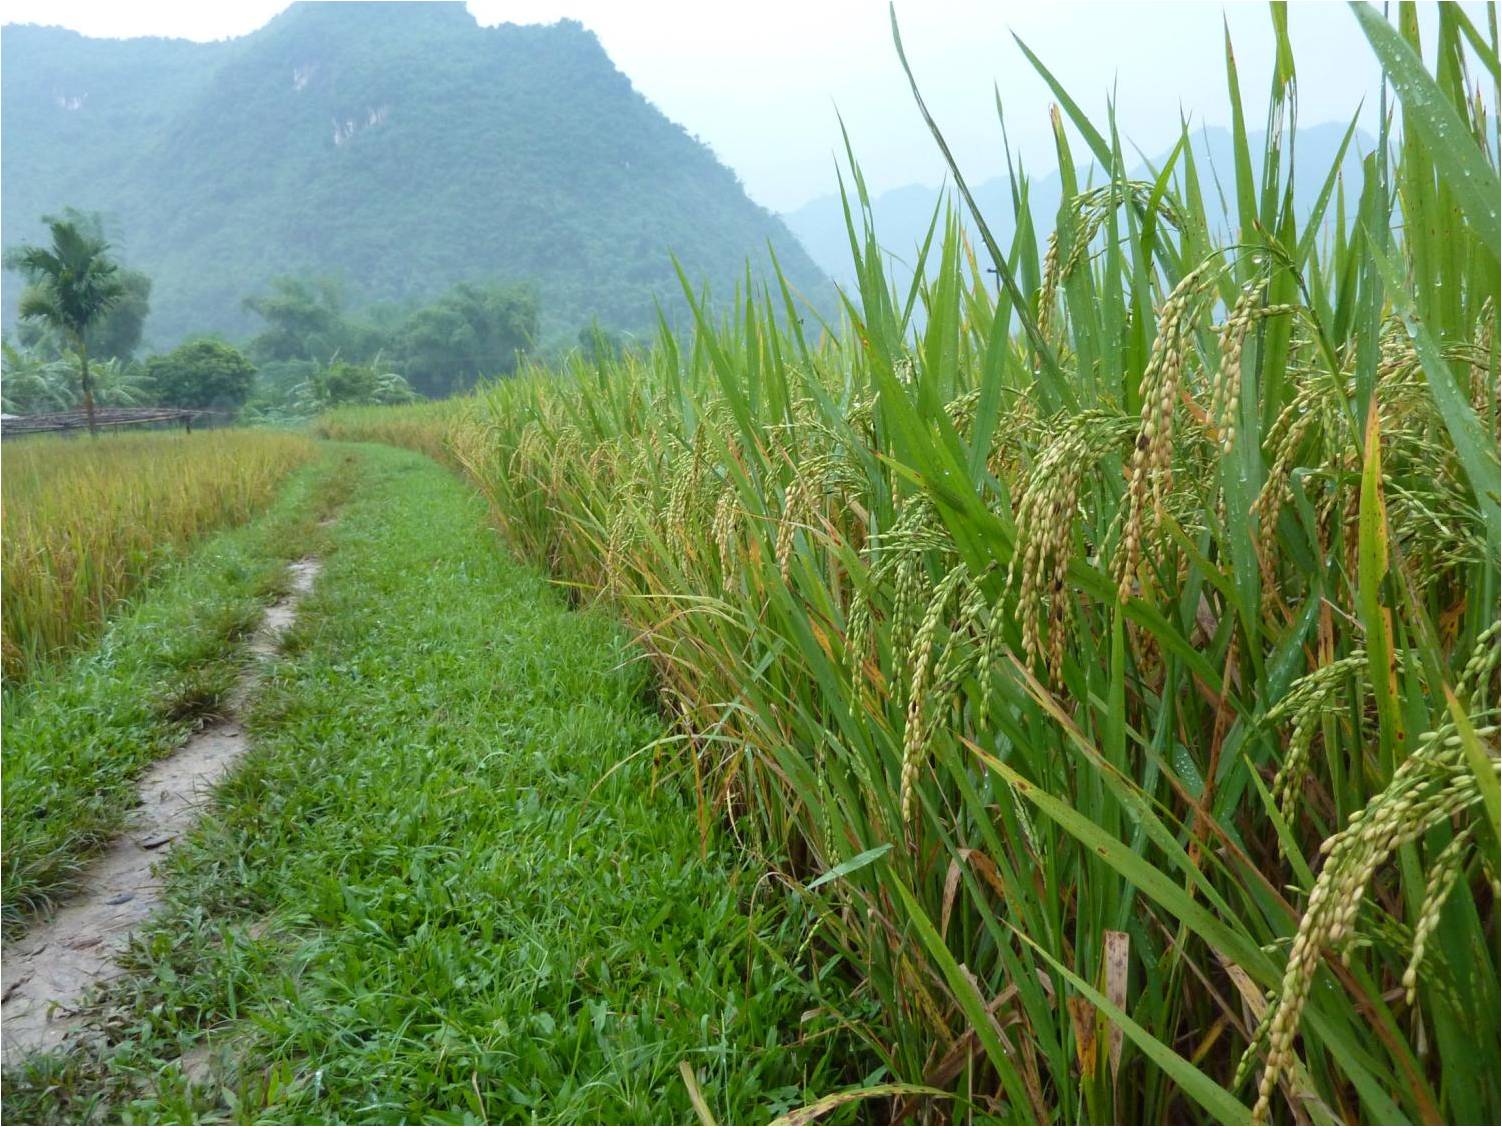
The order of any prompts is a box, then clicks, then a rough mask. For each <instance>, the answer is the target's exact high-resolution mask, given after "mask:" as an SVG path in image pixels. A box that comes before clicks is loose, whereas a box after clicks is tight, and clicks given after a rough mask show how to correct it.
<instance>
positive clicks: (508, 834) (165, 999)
mask: <svg viewBox="0 0 1502 1127" xmlns="http://www.w3.org/2000/svg"><path fill="white" fill-rule="evenodd" d="M358 458H359V461H360V463H361V465H362V470H361V473H360V475H359V482H358V485H357V488H356V491H355V494H354V496H353V497H352V498H351V499H350V501H349V503H348V504H347V505H346V507H345V508H344V510H343V511H342V513H341V518H340V520H339V522H338V523H337V524H336V525H335V526H334V527H332V528H331V529H329V530H328V531H329V539H330V548H331V551H330V553H329V554H328V556H327V560H328V562H327V567H326V570H325V572H324V574H323V576H322V578H321V580H320V583H319V585H318V587H317V589H316V590H315V591H314V593H313V595H312V596H310V598H309V599H308V600H307V601H306V602H305V603H304V604H303V607H302V610H301V617H300V619H299V622H298V625H297V626H296V627H295V628H294V630H293V631H292V632H291V633H290V634H289V635H288V637H287V638H286V639H285V644H284V657H283V659H282V661H280V662H279V663H278V664H277V665H276V666H275V667H274V668H273V670H271V671H270V673H269V675H268V677H267V679H266V681H265V682H263V689H262V692H261V695H260V698H259V701H258V704H257V706H256V708H255V709H254V710H253V713H252V716H251V720H250V723H251V730H252V733H253V735H254V737H255V747H254V749H253V750H252V752H251V753H250V755H249V756H248V757H247V758H246V760H245V761H244V762H243V763H242V767H241V769H240V770H239V771H238V772H237V773H236V774H235V776H234V777H233V778H232V779H230V780H229V782H228V783H227V784H226V785H225V786H224V787H222V788H221V789H220V791H219V794H218V809H217V811H216V813H215V816H213V817H212V818H208V819H205V821H204V822H202V823H201V824H200V826H199V828H198V830H196V831H195V833H194V834H193V835H192V836H191V837H190V838H189V839H187V840H186V841H184V842H183V843H182V845H181V846H180V847H179V848H178V849H177V850H175V851H174V854H173V857H172V859H171V861H170V866H171V878H170V880H169V888H168V908H167V911H166V913H165V914H164V916H163V917H162V918H161V919H160V920H159V921H158V922H157V924H156V925H155V926H154V927H153V928H151V929H150V931H149V932H148V933H147V934H146V935H145V936H144V937H143V938H142V940H141V942H140V943H139V944H138V946H137V948H136V949H135V951H134V953H133V962H132V966H133V974H132V975H131V976H130V977H129V978H128V979H126V980H124V981H122V982H121V983H120V984H118V989H117V990H116V991H115V992H114V993H113V994H112V996H111V998H110V999H109V1001H110V1006H109V1008H108V1010H107V1011H106V1012H105V1015H104V1016H103V1018H102V1025H103V1028H104V1029H105V1031H106V1034H107V1037H106V1041H105V1043H104V1044H103V1045H102V1046H100V1047H99V1048H97V1049H94V1050H91V1051H89V1052H85V1053H75V1054H73V1055H72V1056H69V1057H64V1058H52V1059H50V1060H49V1059H43V1060H40V1061H35V1062H32V1064H31V1065H29V1066H28V1067H27V1068H26V1069H25V1070H24V1071H23V1072H21V1073H18V1074H15V1075H12V1076H10V1077H8V1085H7V1088H8V1091H7V1099H6V1114H7V1116H8V1118H9V1119H11V1120H13V1121H17V1122H21V1121H58V1120H59V1119H70V1118H71V1119H75V1120H76V1119H80V1118H100V1117H103V1118H106V1119H108V1118H111V1117H115V1118H119V1117H122V1116H124V1115H126V1114H128V1116H129V1118H131V1119H132V1120H133V1121H158V1120H176V1121H184V1120H192V1119H203V1118H228V1119H231V1120H233V1121H237V1122H262V1121H270V1122H279V1121H280V1122H286V1121H296V1122H323V1121H330V1120H337V1121H343V1122H359V1121H371V1122H392V1121H399V1120H409V1119H416V1120H421V1121H425V1122H465V1121H481V1120H501V1121H535V1122H689V1121H696V1119H697V1115H696V1113H695V1110H694V1105H693V1099H692V1096H691V1093H690V1087H689V1086H688V1085H687V1084H686V1083H685V1082H684V1079H683V1073H682V1072H681V1071H680V1070H681V1068H682V1067H684V1066H685V1065H686V1066H687V1067H688V1068H689V1069H690V1070H692V1074H693V1075H694V1076H695V1078H696V1087H697V1088H698V1090H699V1092H700V1095H701V1098H703V1099H704V1100H705V1101H706V1102H707V1104H708V1106H710V1107H711V1108H712V1109H713V1110H714V1112H715V1113H716V1114H717V1115H718V1116H720V1117H721V1118H722V1120H723V1121H730V1122H748V1121H766V1120H769V1119H771V1118H773V1117H775V1116H776V1115H778V1114H781V1113H782V1112H784V1111H786V1110H788V1109H789V1108H792V1107H797V1106H800V1105H802V1104H804V1103H807V1102H809V1101H810V1099H812V1098H813V1097H815V1096H817V1095H821V1094H823V1093H825V1092H827V1091H829V1090H831V1089H833V1088H835V1087H837V1086H839V1085H840V1084H841V1083H842V1082H843V1081H845V1080H847V1079H848V1077H847V1076H845V1075H844V1074H843V1072H842V1071H841V1069H840V1066H839V1063H838V1061H839V1059H840V1057H839V1054H838V1050H839V1048H840V1047H841V1045H842V1042H841V1035H840V1032H839V1031H838V1030H832V1029H830V1028H826V1027H822V1026H821V1023H820V1021H819V1020H818V1019H817V1018H815V1019H814V1020H810V1018H809V1015H810V1014H811V1013H813V1012H814V1011H816V1010H817V1008H818V1006H819V1000H818V999H817V998H816V997H815V996H813V995H812V994H811V993H810V990H809V988H808V987H807V986H806V985H805V984H804V983H805V982H806V981H808V980H810V979H816V978H817V974H816V973H811V972H809V970H808V968H806V967H800V966H798V965H797V964H798V963H799V961H800V959H801V957H802V956H801V954H800V951H799V948H800V944H801V943H802V940H803V938H804V935H805V928H806V926H807V923H808V921H807V920H805V919H801V918H795V915H794V914H793V913H794V908H795V906H793V905H790V904H783V905H780V906H778V907H777V908H776V909H775V910H773V909H772V908H770V907H768V906H767V904H768V902H769V901H770V900H772V899H773V898H771V897H765V896H764V897H760V898H756V897H754V895H753V890H754V888H755V886H756V884H757V882H758V879H759V876H760V874H759V872H757V871H752V870H750V869H748V868H746V867H745V856H744V854H742V853H741V852H740V851H739V850H738V849H736V848H735V847H734V846H733V844H732V843H730V842H728V841H725V840H722V839H721V838H720V836H719V835H718V834H716V835H712V837H711V839H710V840H709V841H708V842H707V843H704V842H701V839H700V836H699V829H698V826H697V823H696V819H695V816H694V807H693V802H692V799H691V797H690V796H689V795H688V794H686V793H685V792H684V789H683V788H681V787H680V786H678V785H677V781H676V780H675V779H672V778H667V777H659V776H658V775H657V773H656V771H655V769H654V765H653V763H652V762H651V761H650V759H649V758H647V757H643V756H634V755H633V753H635V752H636V751H637V750H638V749H639V748H641V747H642V746H644V745H646V744H647V743H649V742H650V741H651V740H652V739H653V738H654V737H655V736H656V735H658V734H660V731H661V726H662V721H661V720H660V718H659V717H658V716H657V715H656V714H655V712H654V710H653V706H652V705H651V703H650V699H649V694H648V693H647V692H646V670H645V668H644V666H643V664H642V663H641V662H639V661H635V660H633V657H634V654H633V652H632V651H631V649H630V647H629V645H628V643H627V641H626V639H625V637H624V635H623V634H622V632H621V630H620V627H619V626H618V624H616V623H615V622H613V621H612V620H610V619H609V618H608V616H605V615H603V614H600V613H593V612H576V611H571V610H569V609H568V607H567V606H566V604H565V602H564V600H563V599H562V597H561V596H560V595H559V593H558V592H557V591H556V590H555V589H554V588H553V587H552V586H551V585H550V584H549V583H548V582H547V581H546V580H545V579H544V578H543V577H541V576H540V575H539V574H538V573H537V572H535V571H534V570H532V569H531V568H528V567H526V566H523V565H521V564H518V563H517V562H515V561H514V560H513V559H512V558H511V557H510V556H509V555H508V554H507V553H505V552H504V551H502V550H501V549H500V547H499V543H498V540H497V537H496V535H495V534H494V532H493V531H492V530H491V529H490V528H489V526H488V523H487V520H486V511H485V507H484V503H483V501H482V500H481V498H480V497H479V496H478V495H477V494H476V493H475V492H474V491H472V490H471V489H469V488H468V487H467V486H465V485H464V484H463V483H462V482H460V481H459V480H458V479H457V478H455V477H454V476H453V475H451V474H450V473H448V472H447V471H445V470H444V469H442V468H441V467H439V466H437V465H435V464H434V463H432V462H431V461H429V460H428V459H426V458H423V457H421V456H419V455H415V454H413V453H411V452H408V451H399V450H395V449H391V448H385V447H366V448H362V449H360V451H359V452H358ZM623 761H626V762H624V765H622V766H619V768H618V769H617V770H615V771H614V772H613V773H609V776H608V778H605V776H606V775H607V773H608V772H610V769H611V768H612V767H616V766H617V765H619V764H622V763H623ZM602 780H603V781H602ZM753 902H754V903H756V904H758V905H760V906H759V907H756V908H754V909H750V910H749V912H748V905H750V904H752V903H753ZM184 1057H186V1058H187V1059H188V1060H189V1061H192V1062H202V1061H203V1060H204V1059H205V1057H208V1058H211V1060H212V1064H211V1065H210V1066H208V1075H207V1076H205V1075H203V1074H202V1073H201V1072H200V1071H198V1069H199V1065H198V1064H195V1065H193V1066H192V1067H190V1068H189V1070H188V1072H185V1071H184V1066H183V1065H182V1064H181V1063H179V1062H180V1060H182V1059H183V1058H184ZM189 1072H191V1073H192V1074H193V1075H192V1076H190V1075H189Z"/></svg>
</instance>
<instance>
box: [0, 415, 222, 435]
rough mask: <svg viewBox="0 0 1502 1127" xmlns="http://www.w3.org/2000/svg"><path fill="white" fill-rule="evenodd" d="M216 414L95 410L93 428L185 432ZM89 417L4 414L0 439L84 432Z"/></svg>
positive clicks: (0, 427)
mask: <svg viewBox="0 0 1502 1127" xmlns="http://www.w3.org/2000/svg"><path fill="white" fill-rule="evenodd" d="M219 413H220V412H217V411H198V410H190V409H188V408H186V407H95V408H94V425H95V426H97V427H98V428H99V429H100V430H103V429H105V428H106V427H111V428H114V427H122V426H139V425H142V424H144V423H177V422H180V423H182V425H183V429H184V430H186V431H188V432H189V433H191V432H192V430H193V420H194V419H196V418H198V417H199V416H200V415H215V414H219ZM88 429H89V417H88V415H87V414H85V413H84V412H83V411H81V410H79V411H52V412H49V413H47V414H43V415H7V416H5V418H4V419H3V420H0V438H18V437H19V436H21V435H23V434H49V433H60V432H67V431H77V430H88Z"/></svg>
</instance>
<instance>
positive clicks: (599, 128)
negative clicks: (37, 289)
mask: <svg viewBox="0 0 1502 1127" xmlns="http://www.w3.org/2000/svg"><path fill="white" fill-rule="evenodd" d="M0 98H3V110H0V126H3V160H4V168H5V175H4V179H3V186H0V206H3V210H4V216H5V230H4V242H5V244H6V245H8V246H9V245H15V244H16V243H18V242H22V241H29V240H32V239H36V238H39V237H41V235H42V228H41V224H40V221H39V220H40V217H41V215H42V214H43V213H53V212H57V211H60V210H61V209H62V208H63V207H65V206H71V207H76V208H79V209H82V210H85V211H99V212H102V213H103V214H104V216H105V219H106V228H107V230H108V232H109V234H110V236H111V238H112V241H113V242H114V243H115V245H116V249H117V252H118V255H119V257H120V258H121V259H122V260H123V261H124V262H125V263H126V264H127V265H129V266H131V267H133V268H136V269H140V270H144V271H145V272H146V273H148V274H149V275H150V276H151V277H152V279H153V282H154V289H153V291H152V315H151V318H150V320H149V322H148V324H147V337H148V339H149V340H150V341H151V342H152V343H153V344H155V345H158V346H162V345H166V344H170V343H172V342H174V341H175V340H177V339H178V338H180V337H182V336H184V335H186V334H191V333H197V332H202V331H210V330H212V331H218V332H222V333H226V334H229V335H231V336H236V335H241V334H244V333H246V332H249V331H250V330H251V329H252V328H253V326H254V324H255V321H254V317H253V315H252V314H250V313H249V312H248V311H246V310H245V309H244V307H243V305H242V301H243V299H244V298H245V297H246V296H247V295H250V294H254V293H257V292H260V291H262V290H263V289H264V288H265V286H266V283H267V282H268V281H269V280H270V279H271V278H273V277H275V276H278V275H285V274H298V275H327V276H334V277H337V278H339V279H340V280H341V281H342V284H343V287H344V291H345V295H346V299H347V301H348V302H349V303H350V304H351V305H356V306H358V305H365V304H369V303H373V302H399V303H412V302H415V301H420V300H423V299H428V298H431V297H433V296H435V295H436V294H437V293H438V292H440V291H441V290H443V289H444V288H445V287H447V286H448V285H450V284H452V283H453V282H455V281H459V280H466V279H469V280H490V279H499V280H504V281H529V282H531V283H533V284H534V285H535V286H536V288H537V290H538V293H539V296H540V300H541V309H542V319H543V332H544V337H547V336H549V335H552V336H554V337H558V336H567V335H571V334H572V333H573V332H574V331H576V330H577V329H578V327H579V326H581V325H582V324H585V323H587V322H588V321H589V320H590V319H591V318H593V317H598V318H599V319H600V321H601V322H602V323H604V324H606V325H610V326H613V327H616V328H621V329H627V330H639V329H645V328H649V327H650V326H651V324H652V323H653V321H654V319H655V312H654V304H653V301H654V296H656V297H660V298H661V299H662V300H663V301H664V303H665V304H666V305H667V306H668V307H669V308H670V309H671V308H672V307H674V306H675V305H677V304H678V303H680V302H681V297H680V294H681V287H680V284H679V281H678V278H677V276H676V274H675V272H674V269H673V265H672V261H671V257H670V256H671V255H676V256H677V257H678V258H679V260H680V261H681V262H682V264H683V267H684V270H685V272H686V273H687V275H688V277H689V278H690V280H692V281H693V282H694V283H695V284H699V283H704V282H707V283H708V284H709V285H710V286H711V288H712V290H713V291H714V292H715V293H717V294H722V295H727V296H728V294H729V292H730V289H731V287H733V286H734V285H735V283H736V282H737V281H739V280H741V279H742V278H744V274H745V269H746V262H747V260H748V259H749V260H751V262H752V267H753V270H764V269H765V268H766V266H767V264H768V254H767V247H768V244H769V243H770V245H771V246H772V247H773V248H774V249H775V253H776V254H777V257H778V260H779V261H780V263H781V265H782V267H783V270H784V271H785V273H786V274H787V276H788V278H789V280H790V282H791V283H792V284H793V285H794V286H795V287H797V288H799V289H800V290H802V291H804V292H805V293H807V294H808V295H809V296H810V297H811V298H813V299H815V300H819V299H821V298H822V297H823V296H824V295H825V294H826V293H827V291H828V282H827V280H826V279H825V278H824V277H823V275H822V274H821V272H820V271H819V269H818V267H816V266H815V265H814V264H813V262H812V261H811V260H810V258H809V257H808V255H807V254H805V253H804V251H803V249H802V247H801V246H800V245H799V244H798V242H797V241H796V240H795V239H794V238H793V237H792V236H791V235H790V233H789V232H788V231H787V229H786V228H785V227H784V225H783V224H782V222H781V221H780V220H779V219H778V218H776V217H775V216H773V215H772V214H770V213H769V212H767V211H765V210H763V209H762V208H760V207H758V206H757V205H756V204H755V203H753V202H752V201H751V200H750V199H749V198H748V197H747V196H746V194H745V192H744V190H743V189H742V187H741V185H740V183H739V182H738V180H737V179H736V177H735V175H734V173H733V172H731V170H729V169H728V168H726V167H725V166H724V165H722V164H721V163H720V162H719V161H718V160H717V159H716V158H715V156H714V154H713V153H712V152H711V151H710V150H709V149H708V147H706V146H705V145H703V144H702V143H700V142H699V141H697V140H696V139H695V138H693V137H691V136H690V135H689V134H688V133H686V132H685V131H684V130H683V129H682V128H681V127H680V126H678V125H676V124H674V123H673V122H672V121H670V120H668V119H667V118H666V117H665V116H663V114H662V113H660V112H659V111H658V110H657V109H656V108H655V107H654V106H653V105H652V104H651V103H649V102H648V101H647V100H646V99H645V98H644V97H643V96H642V95H641V94H639V93H638V92H637V91H636V90H635V89H634V88H633V87H632V85H631V82H630V80H629V79H628V78H627V77H626V76H625V75H623V74H621V73H620V72H619V71H618V70H617V69H616V68H615V66H614V65H613V64H612V63H611V61H610V59H609V57H608V56H607V55H606V53H605V51H604V50H603V49H602V47H601V46H600V44H599V41H598V40H597V39H596V38H595V36H594V35H593V34H592V33H591V32H589V31H587V30H585V28H584V27H583V26H582V25H580V24H578V23H576V22H573V21H567V20H565V21H560V22H559V23H557V24H553V25H551V26H520V25H513V24H503V25H501V26H498V27H481V26H479V25H478V24H477V23H476V22H475V20H474V19H473V17H471V16H470V15H469V13H468V12H467V11H466V10H465V7H464V5H463V4H462V3H382V4H377V3H340V4H310V3H298V4H294V5H293V6H292V7H291V8H289V9H287V10H286V11H285V12H283V13H282V14H280V15H279V16H277V17H276V18H275V19H273V20H272V21H271V22H270V23H268V24H267V25H266V26H265V27H263V28H261V29H260V30H258V31H256V32H254V33H252V34H250V35H247V36H244V37H241V38H238V39H233V40H226V41H222V42H217V43H192V42H186V41H179V40H168V39H132V40H104V39H88V38H85V37H84V36H81V35H79V34H77V33H75V32H71V31H64V30H61V29H57V28H41V27H30V26H7V27H6V28H5V30H4V35H3V39H0ZM5 283H6V284H5V289H6V294H5V317H6V323H7V324H11V323H13V322H14V311H15V302H16V296H17V293H18V291H19V289H20V287H19V285H18V284H17V279H16V278H15V276H14V275H7V276H6V279H5Z"/></svg>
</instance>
